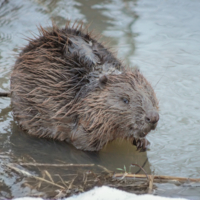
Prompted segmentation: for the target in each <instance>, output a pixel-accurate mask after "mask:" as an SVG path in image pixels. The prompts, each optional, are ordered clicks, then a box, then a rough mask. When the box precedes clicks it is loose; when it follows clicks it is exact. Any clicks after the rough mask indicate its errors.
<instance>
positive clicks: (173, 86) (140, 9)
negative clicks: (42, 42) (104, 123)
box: [0, 0, 200, 199]
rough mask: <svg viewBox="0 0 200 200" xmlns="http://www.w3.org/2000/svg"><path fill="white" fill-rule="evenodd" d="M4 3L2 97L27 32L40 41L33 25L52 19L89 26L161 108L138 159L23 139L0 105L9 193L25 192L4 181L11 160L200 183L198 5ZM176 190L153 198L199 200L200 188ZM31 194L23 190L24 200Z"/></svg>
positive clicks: (116, 151) (5, 102) (130, 150)
mask: <svg viewBox="0 0 200 200" xmlns="http://www.w3.org/2000/svg"><path fill="white" fill-rule="evenodd" d="M1 2H3V1H0V6H1V7H0V86H1V89H2V90H5V91H7V90H8V89H9V84H10V83H9V75H10V72H11V69H12V65H13V64H14V61H15V55H16V54H17V53H19V52H20V51H19V47H22V46H23V45H25V44H27V41H25V40H24V39H23V38H24V35H25V36H29V37H31V31H32V32H34V33H37V28H36V25H39V24H41V25H43V26H49V25H50V24H51V19H53V20H54V21H55V23H56V24H58V25H59V26H64V25H65V22H66V20H67V19H71V20H72V21H74V20H75V19H79V20H83V21H84V22H88V23H89V22H91V21H92V24H91V29H92V28H94V29H96V30H97V31H98V32H99V33H102V34H103V35H104V36H105V38H104V39H105V40H106V39H107V40H110V41H111V45H112V46H113V47H115V48H117V49H118V57H120V58H122V59H124V61H125V63H127V64H129V65H131V66H134V65H137V66H139V68H140V69H141V71H142V72H143V74H144V75H145V76H146V77H147V79H148V80H149V81H150V82H151V83H152V85H153V86H154V88H155V91H156V94H157V97H158V99H159V101H160V121H159V124H158V128H157V130H156V131H154V132H151V133H150V134H149V136H148V139H149V140H150V142H151V148H150V150H149V151H148V152H147V153H138V152H136V151H135V147H132V146H131V145H127V144H126V143H125V144H124V143H122V144H120V143H117V144H111V145H110V146H108V147H107V148H106V149H104V150H103V151H101V152H100V153H84V152H80V151H78V150H76V149H74V148H73V147H71V146H70V145H66V144H63V143H57V142H53V141H46V140H38V139H35V138H32V137H29V136H25V135H24V134H22V133H21V132H20V131H19V130H18V129H17V127H16V126H15V124H14V122H13V118H12V113H11V110H10V99H8V98H0V109H1V115H0V156H1V157H0V158H1V161H0V165H1V166H2V167H1V168H0V173H1V178H0V179H2V180H3V181H4V182H5V184H6V185H12V187H11V190H12V195H13V196H20V195H21V194H22V192H21V193H20V191H19V190H18V189H17V188H18V185H17V184H16V182H17V181H16V178H17V177H15V175H13V177H12V178H9V177H8V175H7V174H6V173H5V171H6V168H5V166H4V164H5V163H9V162H13V160H12V158H11V156H10V155H14V156H15V157H17V158H21V157H23V156H25V155H30V156H31V157H34V159H35V160H36V161H37V162H46V163H57V162H58V160H60V161H62V162H67V163H96V164H102V165H104V166H106V167H108V168H110V169H112V170H114V169H116V168H123V166H124V164H125V165H126V166H127V168H128V166H129V165H130V164H131V163H138V164H141V165H143V164H144V163H147V164H145V167H146V170H147V172H148V173H155V174H159V175H173V176H184V177H193V178H197V177H200V158H199V155H200V149H199V143H200V136H199V130H200V114H199V113H200V106H199V105H200V103H199V102H200V87H199V85H200V75H199V74H200V67H199V65H200V56H199V55H200V26H199V19H200V12H199V9H200V2H199V1H198V0H194V1H190V0H180V1H175V0H169V1H161V0H157V1H156V0H155V1H148V0H142V1H128V0H126V1H122V0H108V1H97V0H96V1H95V0H85V1H80V0H79V1H78V0H77V1H75V0H73V1H72V0H69V1H64V0H63V1H61V0H60V1H59V0H57V1H53V0H52V1H50V0H46V1H44V0H29V1H22V0H21V1H20V0H15V1H8V2H5V3H1ZM5 155H6V156H7V157H5ZM147 158H148V161H149V163H150V165H149V163H148V162H146V159H147ZM136 171H137V170H136ZM14 185H15V186H14ZM19 185H20V184H19ZM178 189H180V188H178ZM178 189H177V188H174V187H173V186H172V185H169V186H166V185H165V187H163V188H160V190H159V189H158V190H157V193H159V194H161V195H165V196H170V193H169V192H168V193H167V192H166V191H170V192H171V195H172V196H181V194H182V193H184V194H183V196H185V197H188V198H190V197H191V198H192V199H198V196H199V195H200V192H199V186H195V187H185V188H182V189H180V190H178ZM5 191H6V190H5ZM173 191H175V192H174V193H173ZM176 191H177V192H176ZM184 191H186V192H184ZM28 192H29V191H25V190H23V194H26V193H28ZM5 193H6V192H4V194H5ZM8 193H9V192H8ZM177 194H178V195H177ZM7 195H8V194H7ZM8 196H9V195H8Z"/></svg>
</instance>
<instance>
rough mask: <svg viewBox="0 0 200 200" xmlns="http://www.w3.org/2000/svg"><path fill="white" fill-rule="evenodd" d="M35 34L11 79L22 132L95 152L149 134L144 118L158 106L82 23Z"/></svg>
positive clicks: (146, 85) (143, 84)
mask: <svg viewBox="0 0 200 200" xmlns="http://www.w3.org/2000/svg"><path fill="white" fill-rule="evenodd" d="M39 31H40V36H39V37H36V38H35V39H30V40H29V44H28V45H27V46H26V47H25V48H24V49H23V50H22V52H21V53H20V55H19V57H18V59H17V61H16V63H15V66H14V69H13V72H12V75H11V98H12V107H13V114H14V117H15V119H16V120H17V121H18V123H19V125H20V127H21V128H22V129H23V130H25V131H27V132H28V133H29V134H31V135H35V136H38V137H46V138H53V139H57V140H61V141H64V140H65V141H67V142H70V143H72V144H73V145H74V146H75V147H76V148H78V149H82V150H89V151H97V150H100V149H101V148H103V146H104V145H105V144H107V143H108V142H109V141H112V140H114V139H115V138H118V137H120V138H124V139H131V140H132V139H133V138H134V137H143V136H141V135H142V134H143V133H144V132H145V133H146V134H147V133H148V132H149V131H150V130H152V129H155V127H156V125H157V124H154V125H149V124H147V123H146V122H145V119H144V118H145V115H146V113H147V112H148V111H149V110H156V111H158V102H157V99H156V96H155V93H154V90H153V88H152V87H151V85H150V84H149V82H148V81H147V80H146V79H145V78H144V76H143V75H142V74H141V73H140V72H139V70H138V69H134V70H133V69H130V68H127V67H125V66H124V65H123V64H122V63H121V62H120V61H119V60H118V59H117V58H116V57H115V56H114V55H113V53H112V52H110V51H109V50H108V49H106V48H105V47H104V46H103V45H102V44H100V43H99V42H97V40H96V39H94V38H96V36H93V35H92V34H89V33H88V31H87V29H83V26H82V24H77V23H76V24H73V25H72V26H70V24H69V23H68V24H67V25H66V27H65V28H64V29H59V28H58V27H56V26H55V25H53V28H52V30H45V29H44V28H42V27H40V28H39ZM124 98H125V100H128V103H124V101H125V100H124Z"/></svg>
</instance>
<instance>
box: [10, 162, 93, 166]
mask: <svg viewBox="0 0 200 200" xmlns="http://www.w3.org/2000/svg"><path fill="white" fill-rule="evenodd" d="M13 164H14V163H13ZM19 165H21V166H35V167H93V166H94V164H72V163H71V164H49V163H19Z"/></svg>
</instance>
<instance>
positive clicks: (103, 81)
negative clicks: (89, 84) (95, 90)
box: [99, 74, 108, 87]
mask: <svg viewBox="0 0 200 200" xmlns="http://www.w3.org/2000/svg"><path fill="white" fill-rule="evenodd" d="M107 82H108V77H107V76H106V75H105V74H104V75H103V76H101V77H100V78H99V85H100V87H103V86H105V85H106V83H107Z"/></svg>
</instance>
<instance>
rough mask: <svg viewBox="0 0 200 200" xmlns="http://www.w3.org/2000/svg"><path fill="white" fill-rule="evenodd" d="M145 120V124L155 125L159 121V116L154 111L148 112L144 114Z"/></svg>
mask: <svg viewBox="0 0 200 200" xmlns="http://www.w3.org/2000/svg"><path fill="white" fill-rule="evenodd" d="M145 120H146V122H147V123H151V124H155V123H157V122H158V120H159V114H158V113H157V112H156V111H149V112H148V113H147V114H146V117H145Z"/></svg>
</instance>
